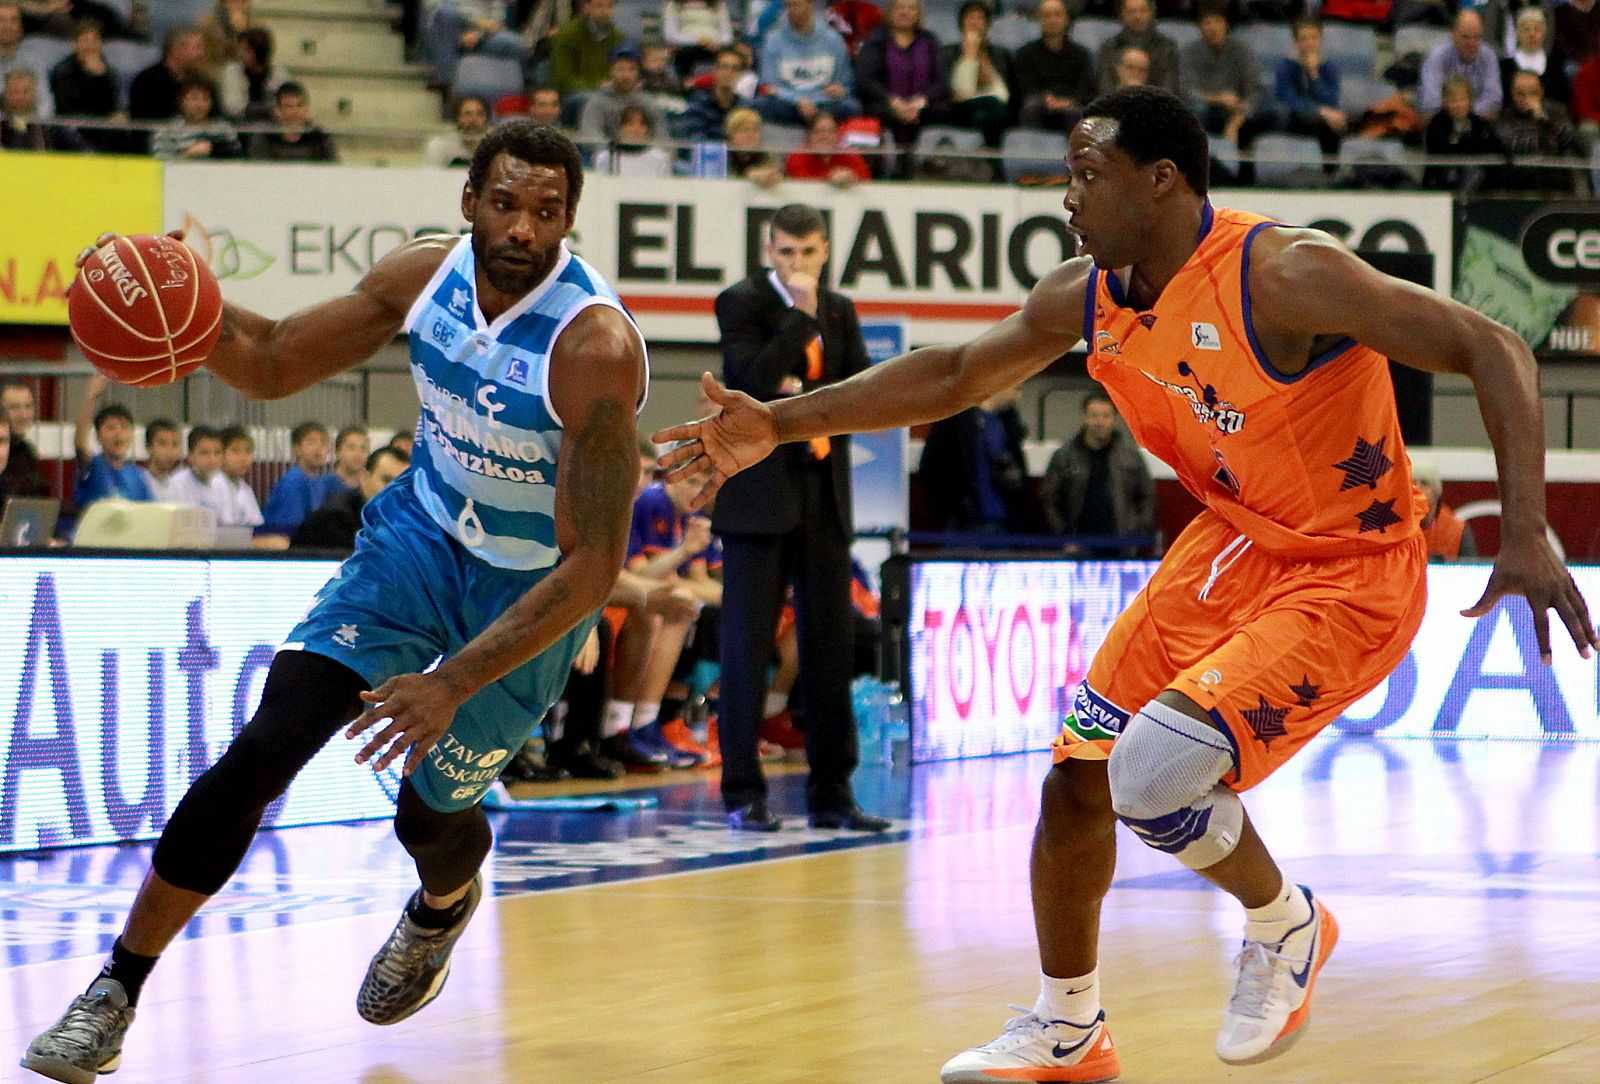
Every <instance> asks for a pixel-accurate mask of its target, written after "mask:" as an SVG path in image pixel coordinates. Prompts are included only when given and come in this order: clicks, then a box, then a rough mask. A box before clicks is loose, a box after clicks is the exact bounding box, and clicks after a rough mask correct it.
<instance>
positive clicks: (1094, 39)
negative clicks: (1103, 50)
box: [1067, 16, 1122, 55]
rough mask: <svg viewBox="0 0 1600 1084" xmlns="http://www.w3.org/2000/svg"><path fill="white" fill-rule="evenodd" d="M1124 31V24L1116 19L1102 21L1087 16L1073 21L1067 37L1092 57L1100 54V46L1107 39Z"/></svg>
mask: <svg viewBox="0 0 1600 1084" xmlns="http://www.w3.org/2000/svg"><path fill="white" fill-rule="evenodd" d="M1121 29H1122V24H1121V23H1119V22H1117V20H1115V19H1100V18H1095V17H1092V16H1085V17H1084V18H1082V19H1074V20H1072V26H1071V28H1070V29H1069V30H1068V31H1067V36H1068V37H1070V38H1071V39H1072V40H1073V41H1075V42H1077V43H1078V44H1079V45H1081V46H1083V47H1084V48H1085V49H1087V50H1089V53H1090V54H1091V55H1097V54H1098V53H1099V52H1100V46H1101V45H1102V44H1104V42H1105V40H1106V39H1107V38H1113V37H1116V34H1117V31H1119V30H1121Z"/></svg>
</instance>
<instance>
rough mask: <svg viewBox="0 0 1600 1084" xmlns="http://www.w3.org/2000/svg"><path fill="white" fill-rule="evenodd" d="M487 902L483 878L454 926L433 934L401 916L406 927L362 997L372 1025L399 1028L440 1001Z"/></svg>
mask: <svg viewBox="0 0 1600 1084" xmlns="http://www.w3.org/2000/svg"><path fill="white" fill-rule="evenodd" d="M482 899H483V874H481V873H480V874H478V876H476V877H474V878H473V879H472V884H471V885H469V886H468V887H467V908H466V911H465V912H463V913H462V915H461V918H460V920H459V921H458V922H456V924H455V925H454V926H451V927H449V928H447V929H443V930H428V929H424V928H423V927H421V926H418V925H417V924H416V923H415V922H412V921H411V915H410V914H409V913H408V912H406V911H401V912H400V921H399V922H398V923H396V924H395V927H394V932H393V933H391V934H390V935H389V940H387V941H385V942H384V944H383V947H382V948H381V949H379V950H378V954H377V955H376V956H374V957H373V958H372V963H371V964H370V965H369V966H368V967H367V977H366V978H365V979H362V980H361V990H360V991H359V992H358V993H357V994H356V1011H357V1012H359V1013H360V1014H361V1019H363V1020H365V1021H367V1022H368V1023H372V1024H398V1023H399V1022H400V1021H402V1020H404V1019H405V1018H406V1017H408V1016H410V1015H412V1014H413V1013H415V1012H416V1011H417V1010H419V1009H421V1008H422V1007H423V1006H425V1005H427V1004H428V1002H430V1001H432V1000H433V999H434V998H436V997H438V996H439V991H440V990H443V989H444V980H445V979H447V978H449V977H450V950H451V949H453V948H455V947H456V942H457V941H458V940H460V938H461V935H462V933H463V932H465V931H466V928H467V923H468V922H470V921H472V912H474V911H476V910H477V909H478V902H479V901H480V900H482Z"/></svg>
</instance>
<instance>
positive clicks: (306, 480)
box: [260, 422, 345, 535]
mask: <svg viewBox="0 0 1600 1084" xmlns="http://www.w3.org/2000/svg"><path fill="white" fill-rule="evenodd" d="M289 454H290V455H292V456H293V457H294V465H293V466H292V467H290V468H289V470H288V471H287V472H286V473H285V474H284V476H283V477H282V478H280V479H278V484H277V485H275V486H273V487H272V492H271V493H269V494H267V506H266V508H264V509H262V515H263V517H264V518H265V520H266V522H265V523H263V524H262V526H261V531H260V533H261V534H275V535H292V534H294V529H295V528H296V527H298V526H300V524H302V523H304V522H305V519H306V517H307V516H309V515H310V514H311V513H312V512H315V511H316V510H317V509H318V508H321V507H322V506H323V505H324V504H325V503H327V500H328V498H329V497H333V496H337V495H338V494H340V493H343V492H344V488H345V487H344V486H343V485H341V484H340V483H339V480H338V479H337V478H335V477H334V476H333V475H331V474H329V473H327V465H328V430H327V428H326V427H325V426H323V425H321V424H320V423H318V422H301V423H300V424H299V425H297V426H295V427H294V429H293V430H291V431H290V433H289Z"/></svg>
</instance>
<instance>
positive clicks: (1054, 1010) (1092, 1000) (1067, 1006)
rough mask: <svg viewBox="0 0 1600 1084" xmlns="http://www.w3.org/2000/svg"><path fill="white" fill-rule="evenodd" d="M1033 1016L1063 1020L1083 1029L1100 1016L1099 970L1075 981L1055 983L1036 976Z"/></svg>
mask: <svg viewBox="0 0 1600 1084" xmlns="http://www.w3.org/2000/svg"><path fill="white" fill-rule="evenodd" d="M1033 1011H1034V1014H1035V1015H1037V1016H1039V1017H1042V1018H1043V1019H1045V1020H1065V1021H1067V1022H1068V1023H1072V1024H1079V1025H1082V1026H1084V1027H1087V1026H1088V1025H1090V1024H1092V1023H1094V1018H1095V1017H1096V1016H1098V1015H1099V1014H1100V969H1099V968H1095V969H1094V970H1093V971H1091V972H1089V973H1088V974H1087V975H1079V976H1078V977H1077V978H1075V979H1058V978H1056V977H1055V976H1054V975H1046V974H1045V973H1044V972H1042V971H1041V972H1039V1000H1038V1001H1036V1002H1034V1003H1033Z"/></svg>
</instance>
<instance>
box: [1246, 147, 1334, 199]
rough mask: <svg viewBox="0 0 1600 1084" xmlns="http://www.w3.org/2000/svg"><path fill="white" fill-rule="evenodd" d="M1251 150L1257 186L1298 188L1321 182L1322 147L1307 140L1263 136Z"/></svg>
mask: <svg viewBox="0 0 1600 1084" xmlns="http://www.w3.org/2000/svg"><path fill="white" fill-rule="evenodd" d="M1254 150H1255V155H1256V183H1258V184H1263V185H1276V186H1278V187H1280V188H1298V187H1307V186H1314V185H1317V184H1319V183H1321V182H1322V178H1323V174H1322V146H1321V144H1319V143H1318V142H1317V141H1316V140H1315V139H1313V138H1311V137H1310V136H1295V135H1281V134H1278V133H1273V134H1270V135H1264V136H1262V137H1261V138H1259V139H1257V140H1256V143H1255V148H1254Z"/></svg>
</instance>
